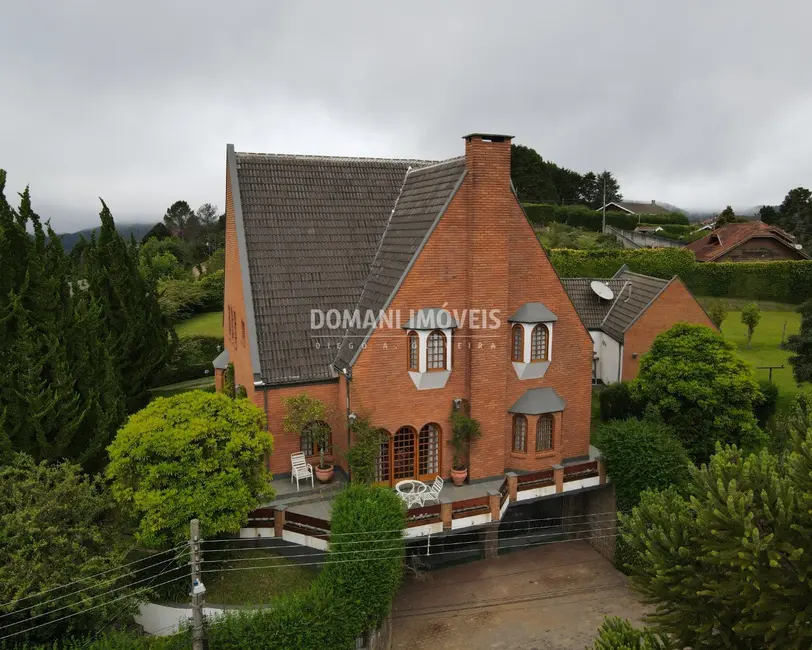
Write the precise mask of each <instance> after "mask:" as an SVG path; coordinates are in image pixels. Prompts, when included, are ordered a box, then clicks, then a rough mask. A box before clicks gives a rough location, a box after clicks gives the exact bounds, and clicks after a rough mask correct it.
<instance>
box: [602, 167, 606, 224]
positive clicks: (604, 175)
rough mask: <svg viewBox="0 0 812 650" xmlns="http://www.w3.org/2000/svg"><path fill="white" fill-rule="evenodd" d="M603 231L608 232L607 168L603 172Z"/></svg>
mask: <svg viewBox="0 0 812 650" xmlns="http://www.w3.org/2000/svg"><path fill="white" fill-rule="evenodd" d="M601 232H602V233H606V170H604V172H603V228H602V229H601Z"/></svg>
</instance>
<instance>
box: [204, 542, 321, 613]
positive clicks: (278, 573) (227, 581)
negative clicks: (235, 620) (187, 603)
mask: <svg viewBox="0 0 812 650" xmlns="http://www.w3.org/2000/svg"><path fill="white" fill-rule="evenodd" d="M212 555H213V554H212ZM228 555H230V556H231V557H232V558H235V559H236V558H240V559H248V558H251V561H248V562H244V561H231V562H226V564H225V565H224V568H241V567H245V566H264V565H267V566H268V567H274V566H275V565H282V566H277V567H276V568H268V569H267V570H262V569H252V570H250V571H223V572H221V573H212V574H209V576H208V577H207V578H206V601H207V602H209V603H215V604H217V605H251V604H255V605H259V604H262V603H266V602H268V601H269V600H270V599H271V598H273V597H274V596H279V595H280V594H284V593H288V592H290V591H295V590H298V589H302V588H304V587H306V586H307V585H308V584H310V582H311V581H312V580H313V579H314V578H315V577H316V573H315V571H311V569H310V567H304V566H289V565H291V564H294V560H290V559H287V558H284V557H281V556H279V555H277V554H276V553H274V552H273V551H269V550H265V549H253V550H250V551H236V552H232V553H229V554H228Z"/></svg>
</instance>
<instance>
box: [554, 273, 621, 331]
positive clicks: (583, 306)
mask: <svg viewBox="0 0 812 650" xmlns="http://www.w3.org/2000/svg"><path fill="white" fill-rule="evenodd" d="M594 280H598V281H600V282H603V283H605V284H607V285H608V286H609V288H610V289H611V290H612V293H614V294H615V296H617V294H618V293H620V290H621V289H622V288H623V284H624V282H623V280H621V279H619V278H609V279H606V278H561V282H562V284H563V285H564V289H565V290H566V291H567V293H568V294H569V297H570V300H572V304H573V305H574V306H575V311H577V312H578V316H580V317H581V320H582V321H583V323H584V326H585V327H586V328H587V329H588V330H597V329H600V327H601V324H602V323H603V319H604V318H606V314H608V313H609V310H610V309H611V308H612V305H614V304H615V301H614V298H613V299H612V300H604V299H603V298H599V297H598V296H597V294H596V293H595V292H594V291H592V287H591V286H590V285H591V283H592V282H593V281H594Z"/></svg>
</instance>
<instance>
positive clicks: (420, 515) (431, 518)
mask: <svg viewBox="0 0 812 650" xmlns="http://www.w3.org/2000/svg"><path fill="white" fill-rule="evenodd" d="M438 521H442V518H441V517H440V504H439V503H437V504H435V505H432V506H423V507H422V508H410V509H409V512H408V514H407V516H406V527H407V528H412V527H413V526H423V525H425V524H434V523H437V522H438Z"/></svg>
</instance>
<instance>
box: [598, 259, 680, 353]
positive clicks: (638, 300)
mask: <svg viewBox="0 0 812 650" xmlns="http://www.w3.org/2000/svg"><path fill="white" fill-rule="evenodd" d="M675 277H676V276H675ZM614 279H615V280H621V281H622V283H623V286H622V288H621V289H620V291H618V292H617V293H615V301H614V303H613V304H612V307H611V309H610V310H609V312H608V313H607V314H606V317H605V318H604V319H603V323H601V329H602V330H603V331H604V332H606V333H607V334H608V335H609V336H611V337H612V338H613V339H615V340H616V341H620V342H622V341H623V338H624V334H625V333H626V330H628V329H629V327H631V325H632V323H634V321H636V320H637V319H638V317H639V316H640V314H642V313H643V312H644V311H646V309H648V307H649V305H651V303H653V302H654V299H655V298H656V297H657V296H659V295H660V294H661V293H662V292H663V291H664V290H665V288H666V287H667V286H668V285H669V284H670V283H671V282H672V281H673V278H672V279H671V280H663V279H662V278H653V277H651V276H648V275H641V274H639V273H632V272H631V271H627V270H625V269H621V270H620V271H618V272H617V273H616V274H615V277H614Z"/></svg>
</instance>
